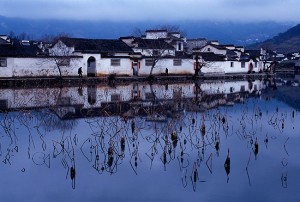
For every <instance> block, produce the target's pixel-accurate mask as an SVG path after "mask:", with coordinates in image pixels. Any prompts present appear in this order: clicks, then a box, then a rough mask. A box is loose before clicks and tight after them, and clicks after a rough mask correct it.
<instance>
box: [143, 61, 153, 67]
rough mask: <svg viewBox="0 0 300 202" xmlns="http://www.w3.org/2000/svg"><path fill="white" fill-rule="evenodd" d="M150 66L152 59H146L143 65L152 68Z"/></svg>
mask: <svg viewBox="0 0 300 202" xmlns="http://www.w3.org/2000/svg"><path fill="white" fill-rule="evenodd" d="M152 64H153V60H152V59H146V60H145V65H146V66H152Z"/></svg>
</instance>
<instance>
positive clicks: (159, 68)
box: [139, 58, 195, 75]
mask: <svg viewBox="0 0 300 202" xmlns="http://www.w3.org/2000/svg"><path fill="white" fill-rule="evenodd" d="M173 60H174V59H173V58H166V59H161V60H159V61H158V62H157V64H156V66H155V68H154V69H153V75H155V74H165V72H166V68H168V72H169V74H194V73H195V70H194V62H193V60H192V59H182V64H181V66H174V65H173ZM145 61H146V59H142V60H141V67H140V69H139V75H149V74H150V70H151V66H146V64H145Z"/></svg>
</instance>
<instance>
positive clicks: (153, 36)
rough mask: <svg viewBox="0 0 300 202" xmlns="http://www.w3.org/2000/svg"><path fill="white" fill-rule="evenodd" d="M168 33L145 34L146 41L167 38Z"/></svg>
mask: <svg viewBox="0 0 300 202" xmlns="http://www.w3.org/2000/svg"><path fill="white" fill-rule="evenodd" d="M167 36H168V32H165V31H163V32H159V31H158V32H146V39H159V38H167Z"/></svg>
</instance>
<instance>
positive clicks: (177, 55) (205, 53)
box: [0, 30, 269, 77]
mask: <svg viewBox="0 0 300 202" xmlns="http://www.w3.org/2000/svg"><path fill="white" fill-rule="evenodd" d="M268 65H269V63H267V62H266V59H265V52H264V50H255V51H247V50H245V49H244V47H241V46H234V45H221V44H219V43H218V42H217V41H207V40H206V39H186V38H185V37H183V36H182V35H181V33H180V32H169V31H168V30H147V31H146V32H145V35H142V36H139V37H134V36H128V37H120V38H119V39H84V38H70V37H62V38H60V39H59V40H57V41H56V42H55V43H54V44H51V45H49V44H44V43H43V42H31V41H12V40H11V39H9V37H7V36H4V35H3V36H0V77H51V76H78V69H79V68H80V67H81V68H82V72H83V76H88V77H89V76H90V77H95V76H108V75H122V76H149V75H161V74H165V75H199V74H203V75H206V74H235V73H259V72H262V71H264V70H265V69H267V67H268Z"/></svg>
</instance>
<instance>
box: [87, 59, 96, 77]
mask: <svg viewBox="0 0 300 202" xmlns="http://www.w3.org/2000/svg"><path fill="white" fill-rule="evenodd" d="M87 76H96V59H95V58H94V57H93V56H91V57H89V59H88V60H87Z"/></svg>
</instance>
